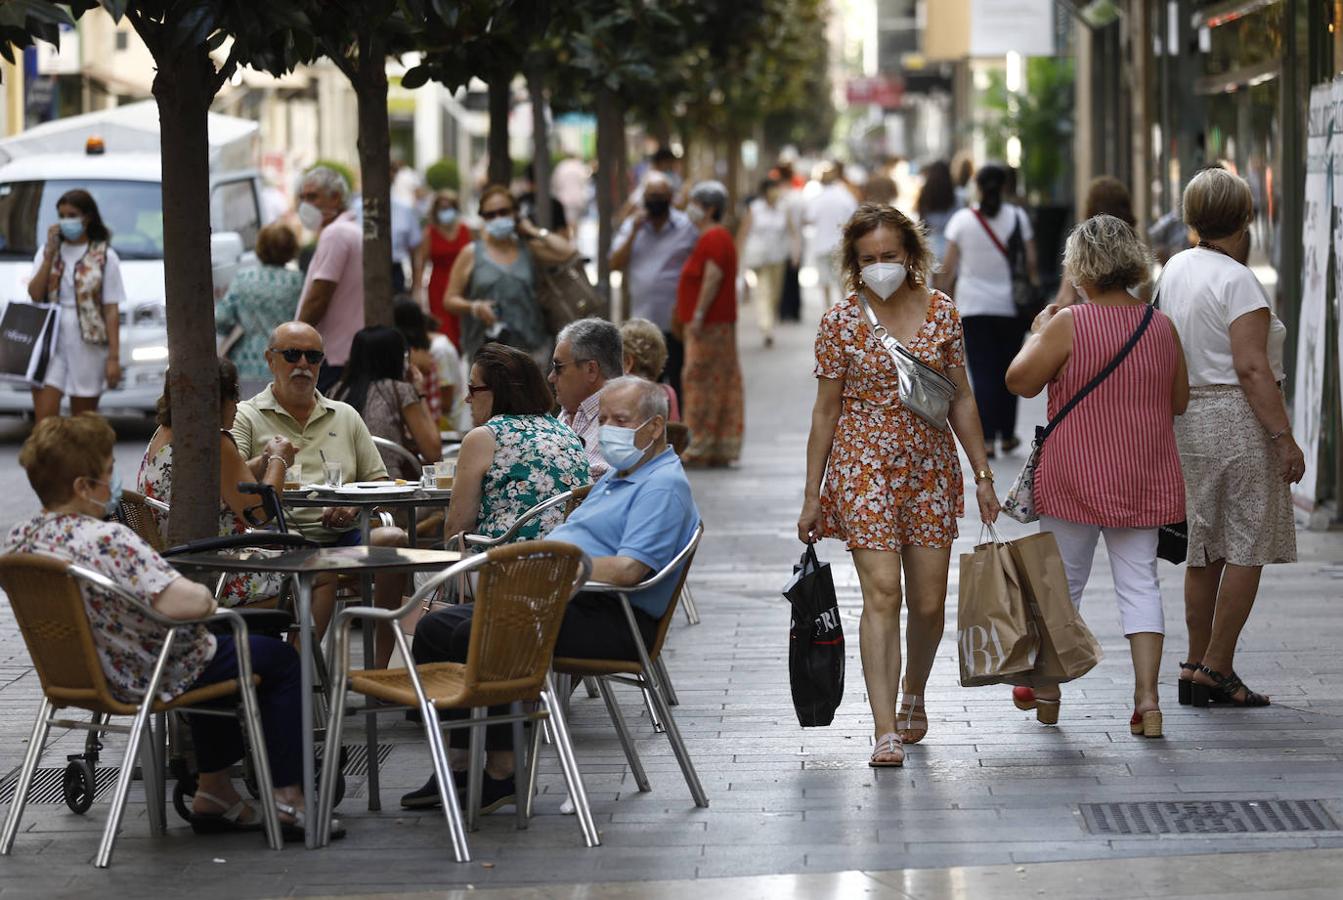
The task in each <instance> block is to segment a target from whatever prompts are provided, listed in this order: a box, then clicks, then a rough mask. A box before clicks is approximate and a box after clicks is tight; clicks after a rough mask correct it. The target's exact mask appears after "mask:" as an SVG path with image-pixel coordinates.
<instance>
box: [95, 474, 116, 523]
mask: <svg viewBox="0 0 1343 900" xmlns="http://www.w3.org/2000/svg"><path fill="white" fill-rule="evenodd" d="M92 480H93V481H96V482H97V483H98V484H105V485H107V491H108V498H107V502H105V503H104V504H103V514H104V515H107V516H115V515H116V514H117V508H118V507H119V506H120V505H121V473H120V472H118V471H117V470H116V469H113V470H112V479H111V480H110V481H101V480H99V479H96V478H95V479H92Z"/></svg>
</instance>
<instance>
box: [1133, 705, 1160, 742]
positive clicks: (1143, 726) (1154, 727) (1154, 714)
mask: <svg viewBox="0 0 1343 900" xmlns="http://www.w3.org/2000/svg"><path fill="white" fill-rule="evenodd" d="M1128 730H1129V734H1136V735H1141V736H1142V737H1149V738H1159V737H1161V710H1159V709H1149V710H1147V711H1146V712H1135V713H1134V714H1133V718H1131V719H1129V722H1128Z"/></svg>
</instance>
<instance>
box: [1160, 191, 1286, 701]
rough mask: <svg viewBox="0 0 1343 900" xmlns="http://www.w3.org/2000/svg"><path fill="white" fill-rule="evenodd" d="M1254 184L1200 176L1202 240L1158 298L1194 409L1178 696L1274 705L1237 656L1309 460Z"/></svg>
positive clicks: (1187, 437) (1186, 441) (1197, 201)
mask: <svg viewBox="0 0 1343 900" xmlns="http://www.w3.org/2000/svg"><path fill="white" fill-rule="evenodd" d="M1252 213H1253V201H1252V199H1251V195H1250V188H1249V186H1248V185H1246V183H1245V182H1244V181H1242V180H1241V179H1240V178H1238V177H1236V176H1235V175H1232V174H1231V173H1230V172H1227V171H1225V170H1224V169H1206V170H1204V171H1202V172H1200V173H1198V174H1197V175H1195V176H1194V178H1193V180H1192V181H1190V183H1189V186H1188V187H1187V188H1185V193H1184V219H1185V222H1186V223H1188V225H1189V226H1190V228H1192V229H1194V231H1195V232H1197V233H1198V236H1199V242H1198V246H1196V247H1193V248H1191V249H1189V250H1185V251H1184V252H1182V253H1177V254H1176V255H1175V256H1173V257H1171V259H1170V262H1168V263H1167V264H1166V267H1165V269H1164V270H1163V271H1162V273H1161V281H1160V283H1159V284H1158V285H1157V302H1158V303H1159V304H1160V306H1161V309H1162V311H1164V312H1165V313H1166V314H1167V315H1168V316H1170V318H1171V320H1172V321H1173V322H1174V323H1175V327H1176V328H1177V329H1178V330H1179V333H1180V340H1181V342H1182V343H1183V345H1184V353H1185V359H1186V361H1187V362H1188V367H1189V384H1190V397H1189V409H1188V411H1187V412H1186V413H1185V414H1184V416H1182V417H1181V418H1180V419H1179V420H1177V423H1176V440H1177V442H1178V445H1179V449H1180V461H1181V464H1182V465H1183V467H1184V478H1185V509H1186V515H1187V518H1188V524H1189V555H1188V568H1187V569H1186V571H1185V582H1184V602H1185V621H1186V623H1187V625H1188V627H1189V656H1188V659H1187V660H1186V661H1185V662H1182V663H1181V664H1180V668H1181V670H1182V671H1181V672H1180V685H1179V687H1180V702H1181V703H1188V702H1191V701H1192V702H1193V703H1194V705H1196V706H1204V705H1206V704H1207V702H1208V701H1209V700H1210V699H1212V700H1219V701H1221V702H1226V703H1232V704H1235V705H1237V706H1266V705H1268V702H1269V701H1268V698H1267V697H1265V696H1263V695H1262V694H1257V693H1255V692H1254V691H1251V690H1250V689H1249V688H1247V687H1246V686H1245V684H1244V683H1243V682H1242V681H1241V680H1240V678H1239V677H1237V675H1236V673H1235V670H1234V668H1233V667H1232V656H1233V654H1234V652H1235V649H1236V642H1237V640H1238V639H1239V638H1240V632H1241V629H1242V628H1244V626H1245V622H1246V620H1247V619H1248V618H1249V615H1250V610H1251V608H1252V607H1253V606H1254V600H1255V595H1256V594H1257V593H1258V591H1259V578H1260V574H1261V572H1262V568H1263V566H1265V565H1268V564H1271V563H1285V562H1294V561H1295V560H1296V530H1295V526H1294V524H1293V519H1292V498H1291V489H1290V487H1289V485H1290V484H1292V483H1294V482H1297V481H1300V480H1301V477H1302V475H1303V474H1305V471H1306V461H1305V456H1304V455H1303V454H1302V453H1301V448H1300V447H1298V446H1297V445H1296V441H1295V440H1294V439H1293V438H1292V432H1291V423H1290V421H1289V419H1288V417H1287V406H1286V403H1285V402H1284V400H1283V395H1282V388H1281V385H1282V380H1283V367H1282V348H1283V342H1284V341H1285V339H1286V336H1287V333H1286V332H1287V330H1286V328H1284V327H1283V324H1282V322H1280V321H1279V320H1278V317H1277V316H1275V315H1274V314H1273V312H1272V311H1271V310H1270V309H1269V304H1268V300H1267V298H1266V297H1265V296H1264V292H1263V288H1261V287H1260V286H1259V281H1258V280H1257V279H1256V278H1255V277H1254V274H1253V273H1252V272H1251V271H1250V270H1249V269H1248V268H1246V267H1245V265H1244V260H1245V258H1246V255H1247V253H1248V250H1249V230H1248V229H1249V223H1250V217H1251V215H1252Z"/></svg>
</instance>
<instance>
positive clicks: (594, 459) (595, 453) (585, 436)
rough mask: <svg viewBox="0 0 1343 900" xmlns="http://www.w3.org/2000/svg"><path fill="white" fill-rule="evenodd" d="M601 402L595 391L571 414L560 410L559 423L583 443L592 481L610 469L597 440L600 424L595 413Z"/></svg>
mask: <svg viewBox="0 0 1343 900" xmlns="http://www.w3.org/2000/svg"><path fill="white" fill-rule="evenodd" d="M601 402H602V392H601V391H597V393H595V394H593V395H592V396H591V397H589V398H588V399H586V400H584V401H583V402H582V403H580V404H578V409H576V410H574V411H573V413H570V412H569V411H568V410H567V409H562V410H560V421H561V422H563V423H564V424H565V425H568V426H569V427H570V428H572V429H573V430H574V434H576V435H578V439H579V440H580V441H582V442H583V455H585V456H586V457H587V458H588V469H589V470H590V471H591V472H592V477H593V478H594V479H597V478H601V477H602V476H603V475H605V474H606V470H607V469H609V468H610V466H608V465H607V464H606V457H604V456H602V444H601V441H600V440H598V437H599V435H600V433H601V423H600V422H598V421H597V412H598V407H599V406H600V405H601Z"/></svg>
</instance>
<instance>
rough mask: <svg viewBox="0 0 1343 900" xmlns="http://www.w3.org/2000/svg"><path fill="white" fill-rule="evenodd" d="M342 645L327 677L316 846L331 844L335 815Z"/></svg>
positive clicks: (342, 702)
mask: <svg viewBox="0 0 1343 900" xmlns="http://www.w3.org/2000/svg"><path fill="white" fill-rule="evenodd" d="M344 646H345V642H343V641H339V640H338V641H337V643H336V647H337V652H336V653H334V654H332V657H331V658H332V660H333V661H334V662H335V668H333V669H332V670H331V678H330V679H329V681H330V688H331V693H330V694H329V695H328V697H327V700H328V706H329V710H330V711H329V714H328V716H327V720H326V740H325V742H324V743H323V745H322V774H321V780H320V783H319V785H318V787H319V789H320V790H319V794H320V797H319V798H318V801H317V807H318V812H319V819H318V822H319V825H318V832H317V846H319V847H325V846H326V845H327V844H329V843H331V820H332V818H333V817H334V815H335V806H336V781H337V777H336V773H337V772H338V771H339V770H340V741H341V731H342V730H343V728H344V726H345V688H346V685H347V683H348V679H349V675H348V666H347V665H346V664H345V663H344V661H343V660H342V659H341V650H343V648H344ZM376 764H377V760H376V759H371V760H369V766H370V771H371V767H372V766H374V765H376Z"/></svg>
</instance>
